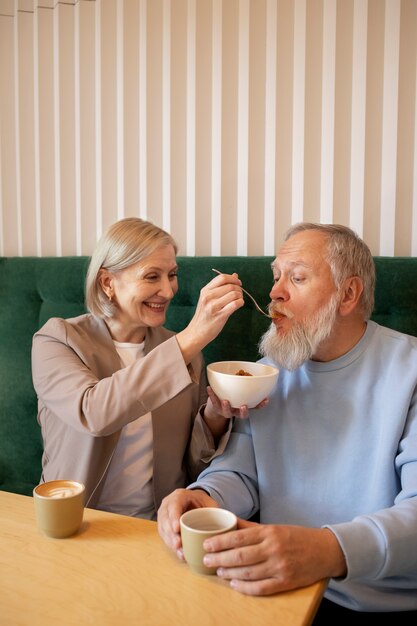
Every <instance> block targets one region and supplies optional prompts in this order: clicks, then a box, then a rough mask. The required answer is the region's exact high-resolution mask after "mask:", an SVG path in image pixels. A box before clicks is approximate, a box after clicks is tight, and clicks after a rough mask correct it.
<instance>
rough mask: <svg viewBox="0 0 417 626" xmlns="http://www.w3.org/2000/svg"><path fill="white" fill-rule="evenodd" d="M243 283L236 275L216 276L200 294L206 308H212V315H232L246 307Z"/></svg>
mask: <svg viewBox="0 0 417 626" xmlns="http://www.w3.org/2000/svg"><path fill="white" fill-rule="evenodd" d="M241 284H242V283H241V281H240V279H239V277H238V275H237V274H236V273H235V274H220V275H218V276H215V278H213V279H212V280H211V281H210V282H209V283H208V284H207V285H205V287H203V288H202V290H201V292H200V299H201V300H202V302H203V304H204V306H208V307H210V313H211V315H214V316H217V315H221V314H228V316H229V315H231V313H233V311H235V310H236V309H238V308H240V307H241V306H243V305H244V299H243V294H242V290H241Z"/></svg>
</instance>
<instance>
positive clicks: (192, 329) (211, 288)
mask: <svg viewBox="0 0 417 626" xmlns="http://www.w3.org/2000/svg"><path fill="white" fill-rule="evenodd" d="M244 303H245V302H244V300H243V294H242V289H241V281H240V280H239V277H238V275H237V274H220V275H218V276H216V277H215V278H213V279H212V280H211V281H210V282H209V283H208V284H207V285H205V286H204V287H203V288H202V289H201V291H200V297H199V300H198V303H197V307H196V310H195V313H194V316H193V318H192V319H191V321H190V323H189V324H188V326H187V327H186V328H185V329H184V330H182V331H181V332H179V333H178V334H177V341H178V344H179V346H180V349H181V351H182V353H183V356H184V359H185V361H186V363H189V362H190V360H191V359H192V358H193V357H194V356H195V355H196V354H197V352H200V351H201V350H202V349H203V348H205V346H206V345H207V344H209V343H210V341H213V339H215V338H216V337H217V335H218V334H219V333H220V331H221V330H222V329H223V327H224V325H225V324H226V322H227V320H228V319H229V317H230V316H231V315H232V313H234V312H235V311H237V309H240V308H241V307H242V306H243V305H244Z"/></svg>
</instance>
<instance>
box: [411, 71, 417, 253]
mask: <svg viewBox="0 0 417 626" xmlns="http://www.w3.org/2000/svg"><path fill="white" fill-rule="evenodd" d="M415 67H416V77H415V97H414V106H415V109H414V167H413V189H412V218H411V225H412V226H411V228H412V233H411V254H412V256H417V63H416V66H415Z"/></svg>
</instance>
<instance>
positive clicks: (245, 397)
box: [207, 361, 279, 409]
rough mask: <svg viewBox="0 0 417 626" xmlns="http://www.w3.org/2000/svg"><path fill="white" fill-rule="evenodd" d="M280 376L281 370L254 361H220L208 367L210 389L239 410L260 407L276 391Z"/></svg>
mask: <svg viewBox="0 0 417 626" xmlns="http://www.w3.org/2000/svg"><path fill="white" fill-rule="evenodd" d="M242 372H243V374H242ZM278 374H279V370H278V368H276V367H274V366H272V365H266V364H265V363H256V362H252V361H217V362H216V363H210V365H208V366H207V378H208V382H209V385H210V387H211V388H212V389H213V391H214V393H215V394H216V396H217V397H218V398H220V400H228V401H229V402H230V404H231V406H232V407H235V408H236V407H240V406H243V405H246V406H248V408H250V409H252V408H254V407H255V406H257V405H258V404H259V403H260V402H262V400H264V399H265V398H267V397H268V396H269V395H270V394H271V392H272V391H273V389H274V387H275V385H276V383H277V379H278Z"/></svg>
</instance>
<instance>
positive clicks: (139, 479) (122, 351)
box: [97, 341, 156, 520]
mask: <svg viewBox="0 0 417 626" xmlns="http://www.w3.org/2000/svg"><path fill="white" fill-rule="evenodd" d="M113 343H114V345H115V347H116V350H117V352H118V353H119V356H120V360H121V363H122V365H123V367H126V366H127V365H130V364H131V363H133V361H135V360H136V359H140V358H142V357H143V350H144V346H145V343H144V342H143V343H120V342H118V341H114V342H113ZM152 476H153V432H152V414H151V413H147V414H146V415H143V416H142V417H141V418H140V419H137V420H135V421H134V422H131V423H130V424H128V425H127V426H125V427H124V428H123V430H122V432H121V433H120V439H119V442H118V444H117V447H116V450H115V452H114V455H113V458H112V460H111V463H110V467H109V471H108V474H107V478H106V482H105V484H104V487H103V490H102V493H101V497H100V501H99V503H98V506H97V508H99V509H101V510H103V511H110V512H111V513H120V514H122V515H130V516H132V517H142V518H144V519H153V520H155V519H156V511H155V505H154V499H153V492H152Z"/></svg>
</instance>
